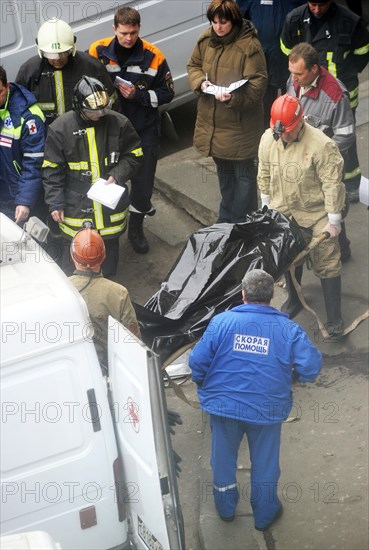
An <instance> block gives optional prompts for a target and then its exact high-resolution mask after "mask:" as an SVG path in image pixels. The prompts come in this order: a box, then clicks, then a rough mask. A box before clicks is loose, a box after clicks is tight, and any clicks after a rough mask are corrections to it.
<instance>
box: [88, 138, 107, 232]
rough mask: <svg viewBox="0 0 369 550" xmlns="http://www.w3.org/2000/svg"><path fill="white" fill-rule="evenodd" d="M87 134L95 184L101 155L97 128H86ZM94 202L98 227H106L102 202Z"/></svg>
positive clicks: (92, 176)
mask: <svg viewBox="0 0 369 550" xmlns="http://www.w3.org/2000/svg"><path fill="white" fill-rule="evenodd" d="M86 134H87V141H88V155H89V157H90V167H91V179H92V184H93V182H94V181H95V180H97V179H98V178H99V177H100V165H99V155H98V152H97V147H96V136H95V128H86ZM93 203H94V210H95V225H96V229H102V228H103V227H104V216H103V208H102V204H100V203H99V202H95V201H93Z"/></svg>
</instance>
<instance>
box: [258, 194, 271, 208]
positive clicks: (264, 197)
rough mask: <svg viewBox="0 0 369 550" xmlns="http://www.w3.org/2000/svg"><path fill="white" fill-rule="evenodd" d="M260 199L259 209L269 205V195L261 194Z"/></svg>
mask: <svg viewBox="0 0 369 550" xmlns="http://www.w3.org/2000/svg"><path fill="white" fill-rule="evenodd" d="M260 198H261V208H263V207H264V206H269V204H270V195H264V194H263V193H260Z"/></svg>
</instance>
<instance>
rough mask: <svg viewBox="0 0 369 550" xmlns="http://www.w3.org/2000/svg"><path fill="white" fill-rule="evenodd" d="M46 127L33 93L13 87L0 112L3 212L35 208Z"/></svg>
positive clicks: (0, 181)
mask: <svg viewBox="0 0 369 550" xmlns="http://www.w3.org/2000/svg"><path fill="white" fill-rule="evenodd" d="M44 147H45V124H44V116H43V114H42V111H40V109H39V108H38V107H37V105H36V98H35V97H34V95H33V94H31V92H29V91H28V90H26V88H23V86H18V85H17V84H10V89H9V92H8V96H7V99H6V102H5V105H4V106H3V107H2V108H1V109H0V202H1V207H0V208H1V210H2V211H3V212H5V211H7V212H9V210H13V207H15V206H18V205H22V206H29V207H30V208H32V207H33V206H34V205H35V203H36V200H37V197H38V194H39V191H40V188H41V166H42V162H43V159H44Z"/></svg>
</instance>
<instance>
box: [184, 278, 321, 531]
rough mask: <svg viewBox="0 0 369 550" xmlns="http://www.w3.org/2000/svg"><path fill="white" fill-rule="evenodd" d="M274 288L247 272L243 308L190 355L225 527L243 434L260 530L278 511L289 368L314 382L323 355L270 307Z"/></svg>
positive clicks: (212, 328) (219, 321)
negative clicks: (207, 422)
mask: <svg viewBox="0 0 369 550" xmlns="http://www.w3.org/2000/svg"><path fill="white" fill-rule="evenodd" d="M273 287H274V281H273V277H271V276H270V275H269V274H268V273H266V272H265V271H263V270H261V269H254V270H252V271H250V272H249V273H246V275H245V277H244V278H243V280H242V299H243V305H241V306H237V307H235V308H233V309H231V310H230V311H226V312H224V313H221V314H219V315H216V316H215V317H214V318H213V319H212V320H211V321H210V323H209V325H208V327H207V329H206V331H205V333H204V335H203V337H202V338H201V340H200V342H198V344H197V345H196V346H195V348H194V349H193V351H192V352H191V355H190V367H191V369H192V379H193V381H194V382H195V383H196V384H197V385H198V395H199V399H200V403H201V408H202V409H203V410H204V411H205V412H207V413H208V414H210V423H211V430H212V450H211V466H212V470H213V495H214V501H215V506H216V508H217V511H218V513H219V515H220V517H221V519H222V520H224V521H232V520H233V519H234V516H235V512H236V506H237V503H238V500H239V490H238V487H237V479H236V469H237V456H238V450H239V447H240V444H241V441H242V439H243V436H244V434H245V433H246V436H247V439H248V444H249V449H250V459H251V506H252V509H253V513H254V521H255V528H256V529H258V530H260V531H265V530H266V529H268V528H269V527H270V526H271V525H272V524H273V523H274V521H276V519H278V518H279V517H280V516H281V514H282V510H283V509H282V504H281V502H280V500H279V498H278V495H277V486H278V480H279V476H280V468H279V448H280V434H281V425H282V422H283V421H284V420H285V419H286V418H287V417H288V415H289V413H290V411H291V408H292V391H291V389H292V388H291V387H292V376H293V369H294V372H295V374H296V376H297V379H298V380H299V381H300V382H312V381H313V380H315V378H316V377H317V376H318V374H319V372H320V369H321V353H320V351H319V350H318V349H317V348H315V346H314V345H313V344H312V343H311V342H310V340H309V339H308V337H307V335H306V333H305V332H304V331H303V330H302V328H301V327H300V326H299V325H297V324H295V323H294V322H293V321H290V320H289V319H288V317H287V315H285V314H284V313H282V312H280V311H278V310H276V309H274V308H273V307H271V306H270V301H271V299H272V297H273Z"/></svg>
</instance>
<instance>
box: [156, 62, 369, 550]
mask: <svg viewBox="0 0 369 550" xmlns="http://www.w3.org/2000/svg"><path fill="white" fill-rule="evenodd" d="M368 82H369V79H368V68H367V70H366V72H365V73H364V74H363V75H362V78H361V84H360V95H359V97H360V105H359V109H358V112H357V124H358V125H357V142H358V153H359V159H360V165H361V169H362V173H363V175H365V176H366V177H369V155H368V143H369V87H368ZM156 176H157V178H156V189H157V191H158V196H157V199H158V197H159V198H160V195H161V196H163V197H164V199H163V200H159V202H160V204H159V211H160V208H161V209H162V214H164V215H158V216H154V217H153V218H150V219H148V220H147V221H146V222H145V224H146V225H145V227H146V228H147V229H148V235H149V241H151V240H152V239H154V238H157V239H159V240H161V241H162V242H164V243H167V244H168V245H170V246H177V245H178V247H179V248H180V246H181V243H183V241H184V240H185V237H186V238H187V236H189V235H190V233H191V231H193V230H196V227H197V226H200V225H204V226H208V225H212V224H213V223H214V222H215V220H216V218H217V214H218V207H219V201H220V195H219V187H218V180H217V176H216V172H215V167H214V164H213V162H212V160H211V159H209V158H203V157H201V156H200V155H198V154H197V153H196V152H195V151H194V149H193V148H192V147H189V148H186V149H183V150H181V151H179V152H177V153H175V154H172V155H168V156H166V157H164V158H162V159H161V160H160V161H159V165H158V168H157V173H156ZM168 199H169V200H168ZM172 203H173V204H174V205H175V207H176V213H175V214H174V216H175V219H174V218H173V215H172V217H171V214H170V212H171V211H172V210H171V209H172V206H171V204H172ZM166 208H167V209H169V210H168V211H165V209H166ZM163 209H164V213H163ZM181 212H182V213H181ZM189 220H190V221H189ZM346 227H347V234H348V237H349V239H350V240H351V248H352V258H351V259H350V260H349V261H348V262H347V263H346V264H344V265H343V271H342V311H343V317H344V321H345V325H346V326H348V325H349V324H351V322H352V321H353V320H354V319H356V318H357V317H358V316H359V315H360V314H362V313H364V312H365V310H366V309H367V308H368V287H369V285H368V235H369V231H368V208H367V207H366V206H364V205H363V204H361V203H356V204H352V205H351V206H350V211H349V214H348V217H347V219H346ZM179 248H178V250H179ZM302 287H303V292H304V296H305V298H306V301H307V303H308V304H309V305H310V306H311V307H312V308H313V309H314V310H315V311H316V312H317V314H318V315H319V317H320V318H321V319H322V321H323V322H324V321H325V308H324V303H323V299H322V291H321V287H320V282H319V280H318V279H317V278H316V277H315V276H314V275H313V273H312V272H311V271H308V270H306V269H305V272H304V276H303V280H302ZM285 298H286V291H285V289H284V288H283V287H282V286H276V296H275V299H274V301H273V305H274V306H275V307H280V305H281V304H282V302H283V301H284V300H285ZM295 321H296V322H298V323H299V324H300V325H301V326H302V327H303V328H304V329H305V330H306V331H307V333H308V335H309V337H310V339H311V340H312V341H313V342H314V343H315V344H316V345H317V346H318V347H319V348H320V350H321V351H322V353H323V355H324V368H323V370H322V373H321V375H320V377H319V379H318V381H317V382H316V383H314V384H296V385H295V386H294V399H295V406H294V409H293V411H292V416H293V417H295V419H294V420H293V421H292V422H290V423H286V424H284V426H283V430H282V451H281V469H282V476H281V480H280V493H281V498H282V501H283V503H284V509H285V512H284V515H283V517H282V518H281V519H280V520H279V521H278V522H277V523H276V524H275V525H274V526H273V528H272V529H270V530H269V531H268V532H266V533H260V532H258V531H256V530H255V529H254V526H253V517H252V511H251V507H250V504H249V489H250V482H249V476H250V464H249V461H248V453H247V450H246V449H243V448H242V449H241V450H240V455H239V464H238V482H239V487H240V494H241V499H240V503H239V505H238V508H237V513H236V518H235V520H234V522H232V523H224V522H222V521H221V520H220V519H219V518H218V516H217V513H216V511H215V508H214V505H213V499H212V494H211V469H210V465H209V453H210V430H209V426H208V422H207V418H206V416H202V417H201V429H200V430H197V434H199V433H201V436H202V443H201V453H200V455H199V456H198V457H197V458H198V460H199V461H200V474H199V480H198V498H199V507H198V515H199V517H198V532H199V539H200V547H201V548H205V549H208V550H216V549H219V550H220V549H222V550H227V549H232V550H238V549H241V548H242V549H249V548H250V549H251V548H252V549H254V548H255V549H268V550H274V549H276V550H278V549H283V550H287V549H291V550H300V549H301V550H302V549H303V548H309V549H310V548H311V549H312V548H316V549H328V548H332V549H333V548H335V549H338V550H343V549H346V548H347V549H350V550H361V549H365V548H368V532H367V524H368V517H369V510H368V479H367V476H368V448H367V435H368V376H367V375H368V320H367V319H366V320H364V321H363V322H362V323H360V324H359V325H358V327H357V328H356V329H355V330H354V331H353V332H351V333H350V334H349V335H348V336H347V337H346V338H344V339H342V340H341V341H340V342H335V343H332V342H330V341H326V340H324V338H323V337H322V336H321V334H320V332H319V330H318V327H317V322H316V320H315V319H314V317H312V315H311V313H309V312H308V311H305V310H304V311H302V312H301V313H300V314H299V315H298V316H297V317H296V318H295ZM190 391H191V392H193V388H190ZM198 414H201V413H198ZM192 481H193V480H192ZM186 505H187V506H188V503H186ZM194 506H195V505H194ZM192 547H193V546H192Z"/></svg>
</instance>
